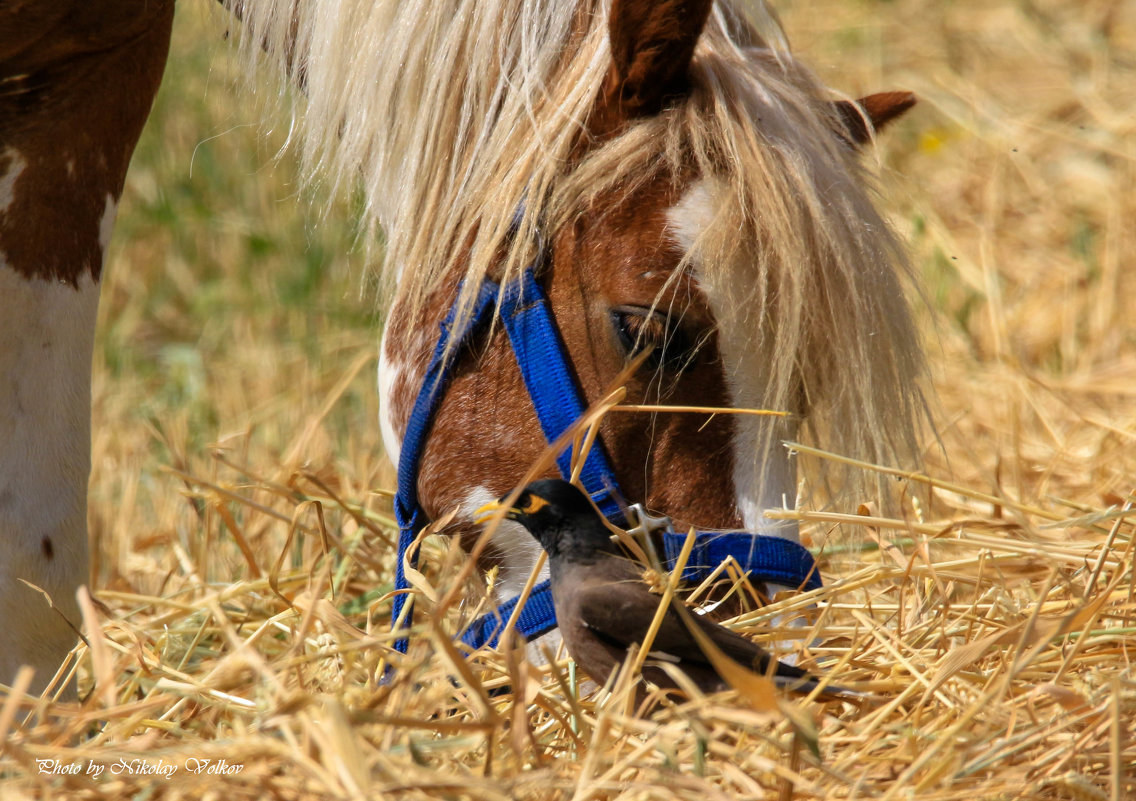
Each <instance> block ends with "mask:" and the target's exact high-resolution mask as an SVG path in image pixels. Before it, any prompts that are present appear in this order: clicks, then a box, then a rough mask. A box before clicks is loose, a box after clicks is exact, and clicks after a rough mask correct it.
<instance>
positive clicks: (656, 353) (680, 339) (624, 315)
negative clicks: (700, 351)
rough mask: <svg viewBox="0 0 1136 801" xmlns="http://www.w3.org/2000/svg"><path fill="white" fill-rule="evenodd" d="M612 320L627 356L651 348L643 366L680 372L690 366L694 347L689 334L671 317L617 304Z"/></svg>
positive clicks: (638, 307)
mask: <svg viewBox="0 0 1136 801" xmlns="http://www.w3.org/2000/svg"><path fill="white" fill-rule="evenodd" d="M611 322H612V326H613V327H614V328H615V333H616V336H617V338H618V339H619V343H620V345H621V346H622V347H623V350H624V352H625V353H626V354H627V357H628V358H629V359H630V358H634V357H635V356H638V355H639V354H640V353H642V352H643V351H645V350H647V349H650V351H651V352H650V354H649V355H648V356H647V359H646V361H645V362H644V366H645V367H647V368H648V369H650V370H658V369H659V368H660V367H662V368H665V369H667V370H670V371H673V372H676V373H681V372H682V371H683V370H685V369H686V368H687V367H689V366H690V363H691V361H692V359H693V358H694V353H695V351H696V350H697V349H696V348H694V347H693V346H692V342H691V340H690V337H688V336H687V334H686V332H684V331H683V330H682V328H680V327H679V326H678V325H676V324H674V323H673V322H672V321H671V319H670V318H669V317H668V316H667V315H665V314H663V313H661V312H658V311H651V310H650V309H645V308H642V307H640V306H619V307H616V308H614V309H612V311H611Z"/></svg>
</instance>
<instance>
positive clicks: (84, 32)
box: [0, 0, 921, 681]
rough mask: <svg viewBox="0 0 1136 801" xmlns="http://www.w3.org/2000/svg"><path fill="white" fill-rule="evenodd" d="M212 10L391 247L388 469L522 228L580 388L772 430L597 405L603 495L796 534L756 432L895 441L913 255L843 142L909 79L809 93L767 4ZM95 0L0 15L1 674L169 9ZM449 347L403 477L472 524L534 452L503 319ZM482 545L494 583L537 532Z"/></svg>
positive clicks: (26, 638) (82, 392)
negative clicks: (641, 356) (412, 473)
mask: <svg viewBox="0 0 1136 801" xmlns="http://www.w3.org/2000/svg"><path fill="white" fill-rule="evenodd" d="M41 5H46V4H41ZM72 5H74V8H71V6H72ZM238 5H239V13H240V16H241V18H242V19H243V20H244V23H245V29H246V31H248V35H246V36H244V37H242V45H241V46H242V48H243V52H244V53H245V54H246V56H247V57H248V59H249V60H250V61H264V60H267V61H268V62H270V63H274V64H277V65H279V66H280V70H281V72H282V74H283V75H284V77H285V79H288V78H292V79H295V77H296V76H300V77H301V79H302V83H303V88H304V93H305V96H306V99H305V101H304V106H305V109H304V113H303V115H302V116H301V117H300V118H299V120H298V121H297V124H296V126H295V138H296V141H297V143H298V144H299V146H300V149H301V152H302V154H303V155H304V158H305V160H306V162H307V164H309V165H311V167H312V169H313V171H314V170H315V169H316V168H318V169H319V170H320V172H321V175H324V176H330V179H331V181H332V182H333V183H335V182H339V183H344V184H346V183H352V182H355V181H361V183H362V186H363V190H364V192H365V195H366V209H367V214H368V221H369V222H371V223H372V224H373V225H374V226H375V227H378V228H381V229H382V230H383V232H384V236H385V250H386V265H387V268H386V270H387V274H388V276H389V277H390V279H391V283H392V285H394V288H395V301H394V306H393V308H392V311H391V314H390V316H389V320H388V324H387V329H386V333H385V335H384V341H383V345H382V357H381V370H380V382H379V384H380V386H379V390H380V393H381V394H382V398H383V410H382V420H381V425H382V429H383V435H384V441H385V442H386V444H387V447H388V451H389V452H390V454H391V455H392V456H396V455H397V453H398V450H399V448H400V445H401V439H402V437H403V436H404V433H405V428H406V423H407V416H408V414H409V412H410V408H411V406H412V404H413V400H414V396H415V394H416V393H417V391H418V388H419V385H420V383H421V381H422V376H423V373H424V371H425V368H426V364H427V362H428V361H429V358H430V353H431V350H432V348H433V346H434V341H435V337H436V332H437V326H438V322H439V321H440V320H441V319H442V317H443V316H444V315H445V313H446V311H447V309H448V308H449V307H450V305H451V303H452V302H453V301H454V298H455V296H456V295H457V293H458V289H457V288H458V286H459V282H460V281H462V280H464V287H465V290H466V291H465V294H464V295H462V296H461V297H460V299H459V303H460V309H461V312H462V314H468V313H469V312H470V309H471V304H472V298H473V294H474V293H475V291H476V287H477V286H478V285H479V284H480V282H481V280H482V279H483V278H485V277H491V278H493V279H495V280H498V281H507V280H509V279H511V278H513V277H515V276H516V275H517V274H518V273H519V272H520V270H521V269H523V267H524V266H525V265H527V264H528V263H530V262H531V261H532V259H533V257H534V255H535V250H536V248H537V242H538V241H542V242H544V243H545V246H546V247H547V254H546V268H545V271H544V272H543V274H542V275H541V276H540V278H541V281H542V284H543V287H544V290H545V292H546V293H547V295H548V297H549V300H550V303H551V306H552V308H553V311H554V314H555V318H556V323H557V326H558V327H559V329H560V332H561V334H562V336H563V338H564V340H565V342H566V344H567V346H568V350H569V351H570V353H571V360H572V364H573V368H574V370H575V374H576V379H577V380H578V383H579V385H580V387H581V389H582V390H583V392H584V394H585V396H586V397H587V398H589V399H595V398H597V397H599V395H600V393H601V392H602V390H603V389H604V388H605V387H606V386H608V384H609V383H610V382H611V381H612V379H613V378H614V377H615V376H616V375H618V374H619V373H620V371H621V370H623V368H624V367H625V365H626V364H627V361H628V359H629V357H630V356H631V355H632V354H633V353H634V352H636V351H637V350H638V349H640V348H642V347H644V346H652V347H654V348H655V349H656V351H657V353H658V355H657V356H652V358H651V359H649V360H648V362H647V363H646V365H645V366H644V367H643V368H641V369H640V370H639V371H638V372H637V373H635V374H634V375H633V376H632V377H631V378H630V380H629V382H628V385H627V393H628V398H629V399H630V400H632V401H642V402H647V403H664V404H671V405H693V406H714V407H735V408H770V409H780V410H784V411H787V412H790V413H791V415H792V416H791V417H790V418H788V419H771V418H757V417H742V416H737V415H712V416H707V415H698V414H685V413H651V414H645V413H644V414H618V415H617V414H612V415H609V416H608V417H607V418H605V420H604V421H603V423H602V426H601V437H602V440H603V443H604V446H605V448H606V449H607V452H608V454H609V455H610V457H611V460H612V462H613V466H614V469H615V472H616V474H617V476H618V478H619V481H620V485H621V488H622V491H623V493H624V495H626V496H627V498H628V500H630V501H639V502H643V503H644V504H645V505H646V506H647V507H648V508H649V509H651V510H653V511H655V512H660V513H665V514H669V515H671V516H672V517H673V518H674V519H675V520H676V522H678V524H679V525H681V526H685V525H688V524H695V525H698V526H699V527H702V528H745V529H748V530H750V531H755V532H764V533H772V534H777V535H780V536H786V537H795V536H796V529H795V527H793V526H792V525H791V524H785V523H775V522H774V521H772V520H770V519H768V518H765V517H764V515H763V514H762V511H763V510H764V509H767V508H769V507H771V506H783V505H788V506H792V505H793V504H794V502H795V498H796V494H797V479H796V469H795V465H794V463H793V460H792V458H791V457H790V455H789V454H788V453H787V452H786V451H785V450H784V449H783V448H782V447H781V445H780V442H781V441H782V440H784V439H789V438H795V437H796V436H797V433H798V427H799V426H800V425H801V424H802V421H807V422H808V424H809V425H811V426H812V427H814V428H815V429H816V430H817V433H818V434H819V435H821V436H824V437H825V439H826V442H827V443H829V444H830V445H831V446H833V447H835V448H838V449H841V450H843V451H845V452H847V453H849V454H852V455H855V456H860V457H865V458H869V459H875V460H889V459H894V458H896V457H897V456H902V455H904V454H906V453H909V452H910V450H911V447H912V444H913V442H914V434H913V432H914V426H915V422H916V420H917V418H918V416H919V414H920V401H919V393H918V390H917V389H916V388H915V384H914V379H915V377H917V375H918V374H919V373H920V370H921V361H920V355H919V349H918V345H917V337H916V336H915V334H914V329H913V326H912V323H911V320H910V315H909V313H908V311H907V307H906V303H905V301H904V293H903V288H902V281H903V278H904V275H905V271H906V267H905V263H904V259H903V255H902V249H901V248H900V247H899V246H898V244H897V243H896V241H895V239H894V238H893V236H892V235H891V233H890V232H889V229H888V226H887V225H886V224H885V222H884V221H883V219H882V218H881V217H880V215H879V213H878V212H877V211H876V210H875V208H874V207H873V204H872V202H871V196H870V190H869V188H868V187H867V182H866V179H865V177H864V176H863V174H862V171H861V167H860V165H859V161H858V154H857V153H856V148H855V147H854V144H855V143H863V142H864V141H866V140H868V139H869V138H870V136H871V132H872V130H873V128H874V127H876V126H878V125H881V124H883V123H884V122H887V121H888V120H889V119H891V118H892V117H894V116H895V115H897V114H898V113H901V112H902V111H903V110H904V109H906V108H907V107H908V106H909V105H910V103H911V98H910V96H908V95H905V94H890V95H877V96H873V97H872V98H868V99H866V100H865V101H864V102H863V103H862V104H861V105H860V106H853V105H852V104H850V103H847V102H843V103H841V102H837V103H833V102H832V100H831V99H830V97H829V93H828V92H827V91H826V90H824V89H823V88H822V87H821V86H819V85H818V84H817V83H816V81H815V80H814V79H813V78H812V77H811V75H810V74H809V73H808V72H807V70H805V69H804V68H803V67H802V66H801V65H800V64H798V63H797V62H796V61H795V60H794V59H793V57H792V56H791V55H790V54H789V53H788V51H787V50H786V49H785V48H784V47H783V46H782V44H781V42H780V32H779V31H778V30H777V28H776V26H775V25H774V24H772V23H771V22H770V15H769V13H768V11H767V9H765V7H764V6H761V5H759V6H758V7H757V9H756V10H757V12H758V13H757V14H756V15H754V17H753V19H754V20H755V21H751V20H750V19H748V18H747V16H746V14H744V13H743V12H742V11H741V10H739V9H737V8H735V7H734V6H733V5H732V4H731V3H729V2H727V0H722V2H717V3H711V2H710V0H702V1H700V2H696V1H695V0H690V1H689V2H680V1H678V0H663V1H662V2H645V1H640V2H634V1H631V0H611V2H610V4H609V3H608V2H607V1H606V0H578V2H576V3H564V2H560V1H559V0H407V1H406V2H387V1H386V0H357V1H355V0H346V1H345V2H342V3H335V4H331V3H316V2H311V3H305V2H298V0H244V1H243V2H241V3H239V4H238ZM64 6H66V8H63V7H64ZM99 6H100V10H101V11H102V12H103V16H99V15H98V14H97V13H95V12H94V11H92V10H89V9H87V7H86V5H85V4H82V3H75V4H68V3H62V4H60V8H61V9H62V10H59V11H58V13H56V10H55V9H54V7H52V9H53V10H51V11H45V10H43V9H39V8H36V9H35V10H33V11H16V12H13V11H10V10H4V9H0V81H2V83H0V109H2V110H3V112H2V113H0V254H2V255H3V258H4V263H3V266H2V267H0V292H3V294H2V295H0V337H2V338H3V339H0V367H3V372H2V373H0V381H2V382H3V385H2V386H0V542H2V544H3V548H4V549H5V551H4V552H5V554H6V555H10V556H11V558H9V559H6V560H4V562H3V566H2V567H0V615H2V616H3V619H5V620H14V621H17V622H16V624H15V626H12V627H10V628H9V630H8V631H7V632H6V633H5V635H4V636H5V640H6V644H7V643H12V644H13V645H12V646H10V647H6V648H4V649H3V655H2V656H0V680H3V679H4V678H6V677H9V676H10V675H11V674H12V672H13V671H14V669H15V667H16V665H18V664H19V662H21V661H29V662H32V663H34V664H36V666H37V667H38V668H39V669H40V673H41V674H44V673H47V674H50V672H51V671H52V669H53V667H54V665H55V663H56V662H57V661H58V659H59V658H60V657H61V656H62V653H63V652H65V651H66V648H67V647H68V645H69V642H70V640H71V634H70V632H69V630H68V629H66V628H64V624H61V623H60V622H59V620H60V619H59V617H58V615H57V614H56V613H54V612H52V611H50V610H48V609H47V607H46V605H45V604H43V602H42V599H39V598H38V597H33V596H32V595H29V593H30V592H31V591H29V590H27V589H26V588H25V587H24V586H23V585H18V584H17V579H19V578H24V579H27V580H30V581H32V582H33V583H36V584H39V585H40V586H42V587H43V589H45V590H47V591H48V592H49V594H50V595H51V597H52V598H53V599H54V601H55V602H56V603H57V604H59V605H60V607H61V608H62V610H63V612H64V613H65V614H66V615H67V616H68V617H70V618H71V619H72V620H74V619H75V615H74V607H73V603H72V602H71V599H72V598H73V596H74V592H75V588H76V586H77V585H78V584H80V583H82V582H83V581H85V580H86V544H85V543H86V536H85V526H84V520H83V506H84V502H85V494H86V486H85V484H86V476H87V471H88V466H89V455H88V448H89V422H88V418H89V410H88V403H89V369H90V353H91V342H92V339H91V337H92V330H93V321H94V309H95V303H96V293H97V281H98V276H99V271H100V269H101V264H102V258H103V253H104V250H105V245H106V239H107V236H108V234H109V229H110V225H111V223H112V222H113V217H114V208H115V204H116V203H117V199H118V196H119V193H120V192H121V188H122V183H123V177H124V173H125V168H126V163H127V161H128V160H129V155H130V152H131V150H132V148H133V145H134V142H135V141H136V139H137V135H138V131H139V130H140V128H141V125H142V122H143V121H144V119H145V116H146V113H147V110H148V108H149V104H150V101H151V99H152V97H153V93H154V91H155V89H156V85H157V82H158V79H159V77H160V74H161V68H162V63H163V61H164V58H165V49H166V46H167V41H168V33H169V25H170V16H171V4H169V3H162V2H153V1H152V0H151V2H146V3H126V2H124V3H121V4H115V3H104V4H99ZM80 7H82V8H80ZM104 7H105V8H104ZM112 12H113V13H112ZM13 14H16V15H19V14H24V15H26V16H25V18H21V19H18V20H16V19H12V16H13ZM5 15H7V16H8V17H9V19H5V18H4V16H5ZM69 15H70V16H69ZM17 22H19V23H21V24H20V25H17V24H16V23H17ZM80 23H82V25H81V24H80ZM249 74H252V70H251V69H250V70H249ZM92 97H97V98H98V102H97V103H92V102H91V98H92ZM96 107H97V108H96ZM518 209H523V214H522V215H521V217H520V219H519V220H518V219H517V218H516V217H517V210H518ZM474 350H475V351H476V352H475V353H473V354H470V353H468V352H460V353H453V354H451V356H452V358H453V359H454V360H455V362H454V365H455V378H454V381H453V384H452V386H451V388H450V389H449V391H448V393H447V394H446V397H445V399H444V400H443V402H442V404H441V407H440V409H439V411H438V414H437V416H436V419H435V422H434V429H433V434H432V436H431V438H430V440H429V441H428V443H427V446H426V448H425V450H424V453H423V454H422V459H421V464H420V480H419V494H420V498H421V501H422V504H423V506H424V508H425V510H426V512H427V513H428V514H430V515H439V514H442V513H444V512H446V511H448V510H450V509H452V508H454V507H455V506H457V507H460V508H461V509H462V510H463V512H465V513H466V514H465V520H467V521H468V517H469V514H468V513H469V512H471V511H472V509H474V508H476V507H477V506H480V505H481V504H482V503H484V502H485V501H487V500H489V499H490V498H493V497H496V496H498V495H500V494H501V493H503V492H504V491H506V490H508V489H510V488H511V487H512V486H513V485H514V483H515V482H517V481H518V480H519V479H520V478H521V477H522V476H523V475H524V473H525V471H526V470H527V468H528V467H529V465H530V464H532V463H533V461H534V459H535V458H536V457H537V456H538V455H539V454H540V453H541V452H542V451H543V449H544V448H545V442H544V438H543V436H542V434H541V431H540V428H539V426H538V425H537V421H536V419H535V416H534V413H533V410H532V408H531V404H530V401H529V399H528V397H527V394H526V392H525V390H524V386H523V382H522V380H521V376H520V374H519V372H518V370H517V368H516V365H515V364H514V362H513V356H512V354H511V352H510V350H509V349H508V347H507V345H506V340H505V332H504V331H503V330H502V328H501V327H500V326H496V327H494V328H492V329H491V330H490V331H489V332H488V333H487V335H486V336H485V337H483V338H482V340H480V341H479V342H477V343H476V345H475V347H474ZM48 499H50V502H49V500H48ZM471 530H472V529H471V527H470V524H469V523H468V522H465V523H459V524H458V526H457V527H456V528H455V533H463V532H465V533H468V532H470V531H471ZM498 537H499V538H498V540H496V542H495V548H494V553H493V558H494V559H496V560H498V561H499V562H500V563H501V564H502V566H503V567H504V570H503V574H502V575H503V578H504V585H505V586H504V588H503V589H504V590H505V592H512V591H516V590H517V589H519V587H520V586H521V584H523V582H524V580H525V578H527V576H528V573H529V571H530V569H531V565H532V564H533V562H534V558H535V555H536V550H535V549H536V544H535V542H534V541H533V540H532V539H531V537H529V536H528V535H527V534H526V533H524V532H522V531H519V530H510V529H508V528H507V527H502V529H501V531H500V532H499V535H498ZM41 632H43V634H41ZM45 678H46V676H41V681H42V680H43V679H45Z"/></svg>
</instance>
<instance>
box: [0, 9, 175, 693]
mask: <svg viewBox="0 0 1136 801" xmlns="http://www.w3.org/2000/svg"><path fill="white" fill-rule="evenodd" d="M172 19H173V2H172V0H150V2H146V3H138V2H103V3H89V2H82V1H80V2H68V1H66V0H60V2H52V3H9V4H4V5H3V6H0V621H3V629H4V630H3V633H2V634H0V639H2V640H3V647H2V648H0V681H10V680H11V678H12V676H13V675H14V674H15V671H16V669H17V668H18V667H19V666H20V664H22V663H30V664H32V665H33V666H35V667H36V668H37V674H38V675H37V677H36V678H37V684H38V685H40V686H42V685H43V683H44V682H46V681H47V680H48V679H50V678H51V675H52V674H53V673H54V672H55V669H56V668H57V667H58V665H59V663H60V661H61V660H62V657H63V656H64V655H65V654H66V653H67V651H68V650H70V648H71V647H72V645H73V644H74V643H75V641H76V640H77V637H76V634H75V629H74V628H73V625H72V624H77V622H78V619H79V617H78V607H77V605H76V602H75V592H76V590H77V588H78V587H79V585H81V584H85V583H87V581H88V557H87V478H88V475H89V473H90V459H91V457H90V449H91V422H90V420H91V356H92V348H93V344H94V332H95V314H96V310H97V307H98V294H99V278H100V275H101V274H102V268H103V260H104V258H105V255H106V248H107V244H108V242H109V241H110V235H111V230H112V228H113V226H114V219H115V214H116V211H117V208H118V199H119V196H120V195H121V193H122V187H123V182H124V180H125V178H126V168H127V164H128V163H129V161H130V156H131V153H132V152H133V150H134V144H135V142H136V141H137V139H138V136H139V134H140V133H141V131H142V126H143V124H144V123H145V121H146V116H147V115H148V114H149V111H150V103H151V101H152V99H153V97H154V94H155V92H157V89H158V84H159V82H160V81H161V76H162V70H163V68H164V66H165V60H166V52H167V49H168V46H169V35H170V26H171V23H172ZM25 582H27V583H25ZM29 583H30V584H32V585H35V586H34V587H31V586H28V584H29ZM40 590H42V591H43V592H46V593H47V595H49V596H50V598H51V599H52V601H53V602H54V603H55V605H56V606H57V607H58V610H52V609H51V607H50V606H49V605H48V603H47V601H46V600H45V598H44V596H43V595H42V593H41V592H40ZM69 621H70V622H69Z"/></svg>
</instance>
